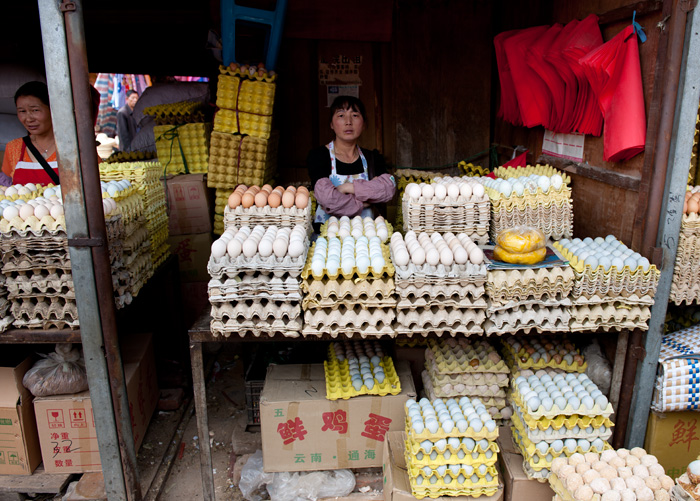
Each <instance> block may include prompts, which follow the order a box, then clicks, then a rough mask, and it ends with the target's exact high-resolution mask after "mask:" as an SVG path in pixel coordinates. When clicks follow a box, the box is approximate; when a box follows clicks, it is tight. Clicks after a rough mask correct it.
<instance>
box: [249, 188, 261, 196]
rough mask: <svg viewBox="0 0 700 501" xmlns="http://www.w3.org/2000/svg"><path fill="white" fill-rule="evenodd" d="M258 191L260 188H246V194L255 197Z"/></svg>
mask: <svg viewBox="0 0 700 501" xmlns="http://www.w3.org/2000/svg"><path fill="white" fill-rule="evenodd" d="M259 191H260V186H257V185H253V186H251V187H250V188H248V191H247V193H252V194H253V196H255V195H257V194H258V192H259Z"/></svg>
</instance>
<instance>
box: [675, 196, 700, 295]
mask: <svg viewBox="0 0 700 501" xmlns="http://www.w3.org/2000/svg"><path fill="white" fill-rule="evenodd" d="M699 192H700V186H693V187H692V188H691V189H690V190H688V191H687V192H686V201H685V204H684V210H683V212H684V214H683V220H682V221H681V233H680V236H679V238H678V250H677V251H676V264H675V267H674V269H673V283H672V284H671V297H670V300H671V301H673V302H674V303H676V304H683V303H684V302H685V303H686V304H691V303H697V302H698V300H700V193H699Z"/></svg>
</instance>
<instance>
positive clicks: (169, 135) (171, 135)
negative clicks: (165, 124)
mask: <svg viewBox="0 0 700 501" xmlns="http://www.w3.org/2000/svg"><path fill="white" fill-rule="evenodd" d="M183 125H187V124H179V125H174V126H173V127H172V128H170V129H168V130H166V131H165V132H163V133H162V134H161V135H160V136H158V138H157V139H156V142H158V141H160V140H161V139H165V140H170V156H169V157H168V162H167V163H166V164H165V166H164V167H163V177H165V176H166V175H167V173H168V165H170V161H171V160H172V158H173V144H174V143H175V139H177V144H178V146H179V147H180V156H181V157H182V163H183V165H184V166H185V174H189V173H190V169H189V167H188V166H187V159H186V158H185V152H184V151H183V149H182V141H180V133H179V132H178V131H177V129H179V128H180V127H182V126H183Z"/></svg>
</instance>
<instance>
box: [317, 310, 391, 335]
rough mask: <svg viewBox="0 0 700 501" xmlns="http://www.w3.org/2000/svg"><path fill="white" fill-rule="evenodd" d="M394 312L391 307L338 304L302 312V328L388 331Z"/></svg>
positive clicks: (327, 330) (328, 330) (343, 330)
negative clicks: (332, 306)
mask: <svg viewBox="0 0 700 501" xmlns="http://www.w3.org/2000/svg"><path fill="white" fill-rule="evenodd" d="M395 317H396V312H395V311H394V310H393V309H392V308H364V306H363V305H360V304H356V305H346V304H340V305H338V307H337V308H333V309H328V308H324V309H316V310H307V311H306V312H305V313H304V328H305V329H306V327H308V328H310V329H312V330H313V331H324V330H325V331H326V332H328V333H332V332H334V331H342V332H346V330H350V331H352V332H363V331H366V332H374V331H375V330H376V332H390V333H393V332H394V330H393V326H392V324H393V322H394V318H395Z"/></svg>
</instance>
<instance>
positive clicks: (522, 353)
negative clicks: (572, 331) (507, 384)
mask: <svg viewBox="0 0 700 501" xmlns="http://www.w3.org/2000/svg"><path fill="white" fill-rule="evenodd" d="M502 346H503V351H502V353H503V358H504V360H505V361H506V363H507V364H508V367H510V371H511V374H513V375H514V376H516V377H517V375H519V374H520V373H522V372H523V371H531V372H534V371H540V370H554V371H559V372H578V373H582V372H585V371H586V369H587V368H588V363H587V362H586V361H585V360H584V359H583V356H582V355H581V353H580V351H579V350H578V348H577V347H576V345H574V343H573V342H571V340H570V339H569V338H568V337H566V336H562V335H552V336H546V335H544V336H512V337H508V338H504V339H503V343H502ZM545 354H546V355H545Z"/></svg>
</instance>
